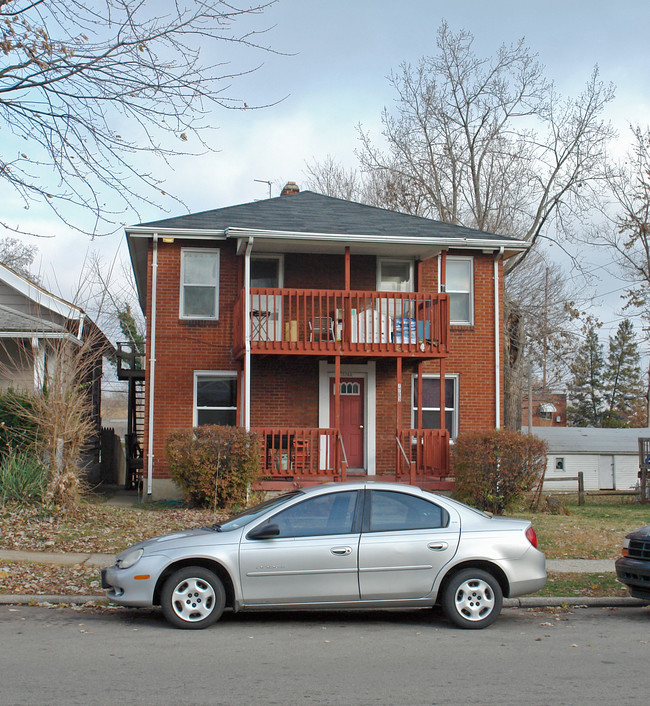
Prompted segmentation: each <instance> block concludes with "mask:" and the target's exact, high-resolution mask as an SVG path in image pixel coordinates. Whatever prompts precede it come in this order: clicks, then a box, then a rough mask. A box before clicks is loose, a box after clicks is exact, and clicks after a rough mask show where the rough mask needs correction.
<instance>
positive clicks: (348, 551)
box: [330, 547, 352, 556]
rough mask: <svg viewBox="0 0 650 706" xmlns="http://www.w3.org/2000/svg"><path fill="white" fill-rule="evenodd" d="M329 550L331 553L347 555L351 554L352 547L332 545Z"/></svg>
mask: <svg viewBox="0 0 650 706" xmlns="http://www.w3.org/2000/svg"><path fill="white" fill-rule="evenodd" d="M330 551H331V552H332V554H336V556H347V555H348V554H352V547H332V548H331V549H330Z"/></svg>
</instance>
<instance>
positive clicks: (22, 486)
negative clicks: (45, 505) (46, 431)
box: [0, 450, 48, 504]
mask: <svg viewBox="0 0 650 706" xmlns="http://www.w3.org/2000/svg"><path fill="white" fill-rule="evenodd" d="M47 480H48V478H47V469H46V468H45V466H44V465H43V464H42V463H41V461H40V460H39V459H38V458H37V457H36V456H34V455H33V454H31V453H29V452H16V451H14V450H10V451H9V452H8V453H7V454H6V455H5V456H4V457H3V458H2V461H1V462H0V501H2V503H3V504H4V503H6V502H18V503H40V502H41V500H42V499H43V496H44V495H45V491H46V489H47Z"/></svg>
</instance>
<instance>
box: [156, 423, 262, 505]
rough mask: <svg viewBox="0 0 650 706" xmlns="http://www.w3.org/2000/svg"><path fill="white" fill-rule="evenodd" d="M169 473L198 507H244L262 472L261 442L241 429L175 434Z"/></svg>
mask: <svg viewBox="0 0 650 706" xmlns="http://www.w3.org/2000/svg"><path fill="white" fill-rule="evenodd" d="M166 448H167V459H168V461H169V470H170V472H171V476H172V478H173V479H174V481H175V482H176V484H177V485H178V486H179V487H180V488H181V489H182V491H183V493H184V495H185V498H186V500H188V501H189V502H191V503H192V504H193V505H197V506H199V507H215V508H216V507H217V506H219V507H221V508H223V509H225V510H230V509H231V508H233V507H235V506H237V507H243V506H245V504H246V499H247V495H248V491H249V488H250V484H251V483H252V482H253V481H255V480H256V478H257V477H258V475H259V472H260V465H259V457H260V451H259V442H258V440H257V437H256V436H255V435H254V434H250V433H248V432H247V431H246V430H245V429H241V428H239V427H225V426H200V427H197V428H195V429H192V430H188V431H176V432H172V433H171V434H170V435H169V436H168V437H167V442H166Z"/></svg>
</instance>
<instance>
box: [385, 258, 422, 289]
mask: <svg viewBox="0 0 650 706" xmlns="http://www.w3.org/2000/svg"><path fill="white" fill-rule="evenodd" d="M386 262H387V263H393V264H399V265H407V266H408V268H409V280H408V282H409V283H408V289H407V290H406V291H407V292H413V291H414V290H415V278H414V267H413V260H409V259H407V258H397V257H378V258H377V291H378V292H395V291H396V290H394V289H384V288H383V287H382V279H381V266H382V265H383V264H384V263H386ZM398 291H401V290H398Z"/></svg>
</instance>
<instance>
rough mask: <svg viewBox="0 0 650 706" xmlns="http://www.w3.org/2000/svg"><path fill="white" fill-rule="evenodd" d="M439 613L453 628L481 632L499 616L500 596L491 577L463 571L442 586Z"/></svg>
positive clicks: (478, 570) (501, 601) (501, 600)
mask: <svg viewBox="0 0 650 706" xmlns="http://www.w3.org/2000/svg"><path fill="white" fill-rule="evenodd" d="M441 603H442V609H443V610H444V612H445V615H446V616H447V617H448V618H449V620H451V621H452V623H454V624H455V625H457V626H458V627H460V628H465V629H468V630H480V629H481V628H486V627H487V626H488V625H491V624H492V623H493V622H494V621H495V620H496V619H497V618H498V617H499V614H500V613H501V607H502V606H503V592H502V590H501V586H500V585H499V582H498V581H497V580H496V579H495V578H494V576H492V574H490V573H488V572H487V571H483V570H481V569H463V570H462V571H459V572H458V573H457V574H455V575H454V576H452V578H451V579H450V580H449V582H448V583H447V585H446V586H445V588H444V590H443V593H442V598H441Z"/></svg>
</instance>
